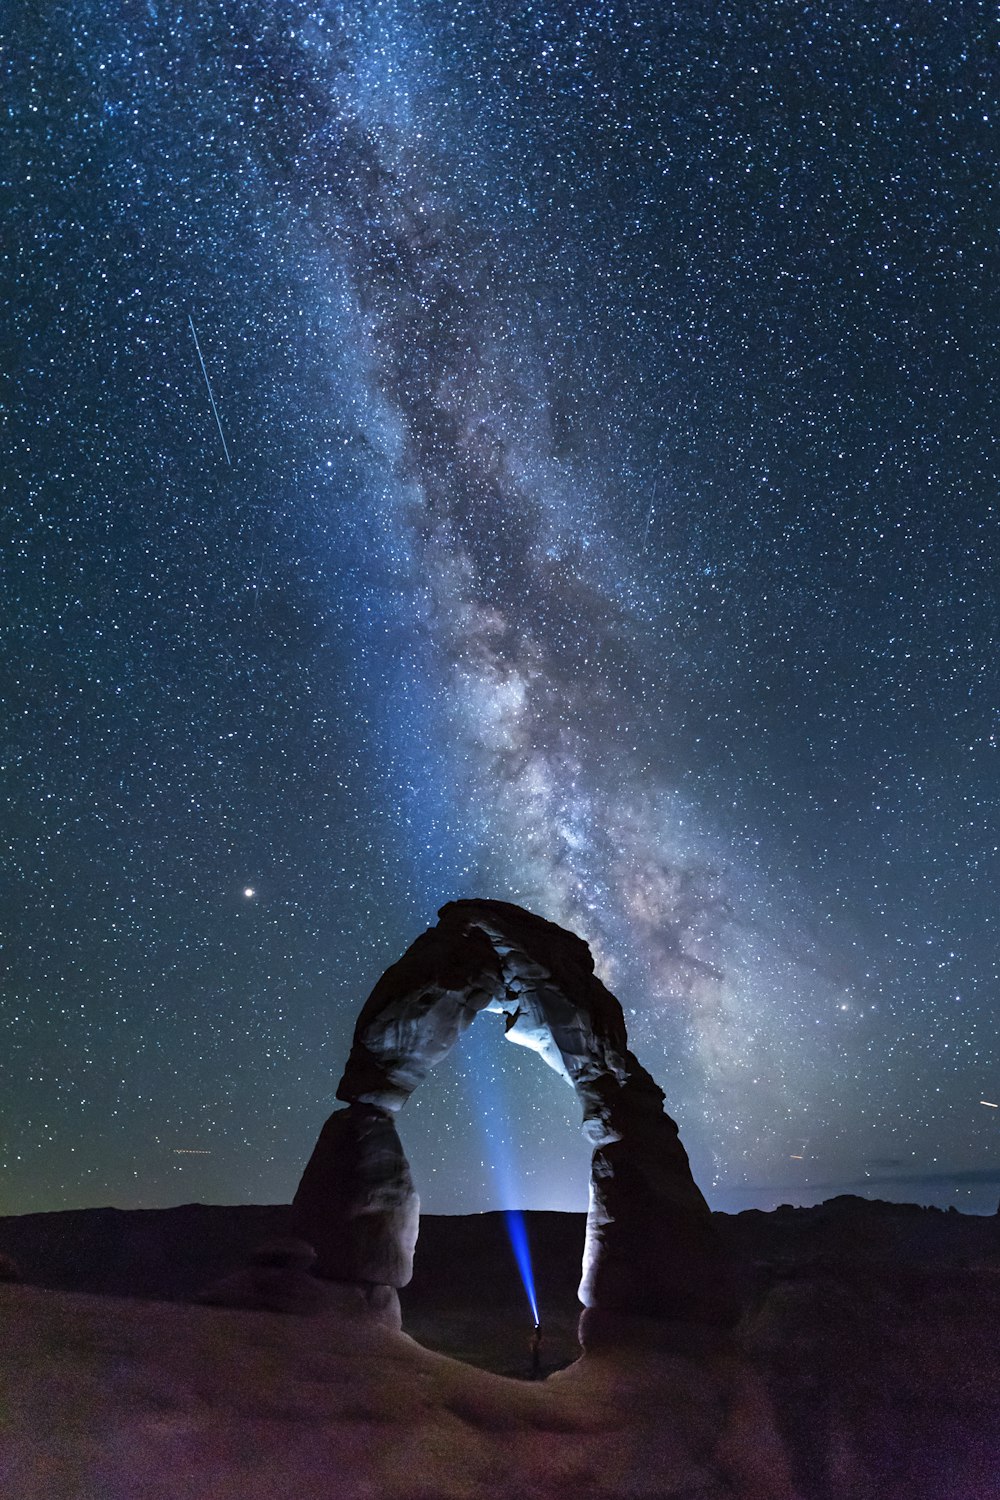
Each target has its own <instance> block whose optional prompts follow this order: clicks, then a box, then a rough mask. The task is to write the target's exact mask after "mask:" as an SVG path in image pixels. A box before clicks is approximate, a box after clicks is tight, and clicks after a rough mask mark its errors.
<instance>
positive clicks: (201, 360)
mask: <svg viewBox="0 0 1000 1500" xmlns="http://www.w3.org/2000/svg"><path fill="white" fill-rule="evenodd" d="M188 322H189V323H190V325H191V336H192V338H193V339H194V347H195V348H196V349H197V351H198V363H199V364H200V365H201V373H202V374H203V375H204V377H205V385H206V386H207V387H208V399H209V401H211V403H212V411H213V413H214V414H215V425H216V427H218V429H219V436H220V438H221V439H222V451H223V452H224V453H225V455H226V463H227V464H228V465H229V467H230V468H232V467H233V461H232V459H231V458H230V457H229V444H228V443H227V442H226V434H225V433H224V432H223V430H222V423H221V422H220V420H219V408H218V407H217V406H216V404H215V397H214V396H213V395H212V382H211V381H210V380H209V378H208V371H207V370H206V368H205V357H204V355H203V354H202V352H201V345H200V344H199V342H198V334H197V331H196V329H195V326H194V318H192V316H191V314H190V313H188Z"/></svg>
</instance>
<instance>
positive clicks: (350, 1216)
mask: <svg viewBox="0 0 1000 1500" xmlns="http://www.w3.org/2000/svg"><path fill="white" fill-rule="evenodd" d="M439 918H440V920H439V922H438V924H437V926H436V927H432V928H430V929H429V930H428V931H427V932H425V933H423V934H422V936H420V937H419V938H417V940H416V942H415V943H413V944H412V945H411V946H410V947H409V948H408V949H407V951H406V952H405V953H404V954H403V957H402V958H401V959H400V960H399V961H398V963H395V964H393V965H392V967H391V968H389V969H387V970H386V972H385V973H384V974H383V976H382V978H381V979H380V980H379V982H378V983H377V984H376V986H375V988H374V989H373V991H372V993H371V995H370V996H369V998H368V1000H367V1001H366V1003H365V1005H364V1007H363V1009H362V1011H361V1014H360V1016H359V1017H358V1022H357V1026H356V1028H355V1032H354V1041H353V1045H352V1048H351V1053H350V1056H349V1058H348V1061H347V1067H346V1069H345V1070H344V1076H343V1078H342V1079H341V1081H340V1084H339V1086H338V1088H337V1098H338V1099H342V1100H344V1101H345V1102H346V1104H347V1108H346V1109H343V1110H338V1111H337V1113H335V1114H333V1115H331V1117H330V1119H329V1120H328V1121H327V1122H326V1124H325V1125H324V1127H323V1130H322V1132H321V1134H320V1138H319V1141H318V1142H317V1145H316V1149H315V1151H314V1152H313V1154H312V1157H311V1158H310V1161H309V1163H308V1165H307V1167H306V1169H305V1172H304V1173H303V1175H302V1180H301V1182H300V1184H299V1188H298V1191H297V1193H296V1195H295V1200H294V1204H293V1224H294V1231H295V1233H296V1234H299V1235H301V1236H302V1237H303V1238H304V1239H306V1240H308V1241H310V1242H311V1243H312V1244H313V1245H314V1246H315V1247H316V1250H317V1254H318V1260H317V1266H316V1269H317V1272H318V1273H319V1274H320V1275H323V1276H327V1277H330V1278H332V1279H334V1280H337V1281H348V1282H358V1283H362V1284H365V1285H367V1286H368V1287H378V1286H387V1287H401V1286H405V1285H406V1284H407V1282H408V1281H409V1279H410V1276H411V1274H412V1269H413V1250H414V1246H415V1245H416V1240H417V1231H418V1227H419V1208H420V1205H419V1199H418V1197H417V1194H416V1191H415V1189H414V1186H413V1182H412V1179H411V1176H410V1169H409V1165H408V1163H407V1160H406V1157H405V1155H404V1153H403V1148H402V1145H401V1143H400V1140H399V1136H398V1134H397V1132H396V1127H395V1123H394V1116H395V1114H396V1112H397V1111H398V1110H399V1109H400V1108H401V1106H402V1105H403V1104H405V1103H406V1101H407V1099H408V1098H409V1097H410V1095H411V1094H412V1093H413V1091H414V1089H415V1088H417V1086H418V1085H419V1084H420V1083H421V1082H422V1081H423V1080H424V1078H426V1076H427V1074H428V1073H429V1072H430V1070H431V1068H433V1067H434V1066H435V1065H436V1064H437V1063H438V1062H440V1061H441V1059H442V1058H443V1057H445V1056H446V1055H447V1053H448V1052H449V1051H450V1050H451V1048H452V1047H453V1046H454V1044H455V1042H456V1041H457V1040H458V1038H459V1036H460V1035H461V1034H462V1032H463V1031H464V1030H465V1029H466V1028H467V1027H468V1026H469V1025H471V1023H472V1021H473V1020H474V1019H475V1017H476V1016H477V1015H478V1014H479V1012H480V1011H483V1010H490V1011H499V1012H501V1013H503V1014H504V1015H505V1017H506V1034H507V1037H508V1039H509V1040H510V1041H513V1042H519V1043H520V1044H522V1045H523V1046H527V1047H531V1048H533V1049H534V1050H535V1051H537V1052H538V1053H539V1054H540V1055H541V1057H542V1058H543V1059H544V1060H545V1062H547V1063H548V1065H549V1066H550V1067H551V1068H553V1069H554V1070H555V1071H556V1072H557V1073H559V1074H560V1075H561V1076H562V1077H563V1078H565V1079H566V1080H567V1081H568V1082H569V1083H570V1084H571V1085H572V1087H573V1088H574V1089H575V1090H576V1093H577V1096H578V1097H579V1099H580V1102H581V1105H582V1107H583V1129H584V1132H585V1134H586V1135H587V1137H588V1138H589V1139H590V1141H591V1142H592V1143H593V1146H594V1154H593V1159H592V1164H591V1179H590V1206H589V1210H588V1215H587V1236H586V1245H585V1250H584V1259H583V1271H582V1277H581V1282H580V1290H579V1296H580V1301H581V1302H582V1303H583V1305H584V1307H585V1308H588V1309H594V1310H602V1311H606V1312H609V1313H616V1314H639V1315H643V1316H647V1317H650V1316H651V1317H659V1318H671V1319H678V1320H683V1321H686V1322H697V1323H705V1322H709V1323H718V1322H726V1321H729V1318H730V1316H731V1297H730V1294H729V1290H728V1286H727V1278H726V1277H725V1276H723V1275H721V1274H720V1272H721V1263H720V1259H719V1255H718V1251H717V1247H716V1244H715V1237H714V1233H713V1227H712V1220H711V1214H710V1211H709V1208H708V1205H707V1204H706V1202H705V1199H704V1198H703V1197H702V1195H701V1193H700V1192H699V1190H698V1187H697V1185H696V1183H695V1181H694V1178H693V1177H692V1175H691V1168H690V1165H689V1162H688V1157H687V1152H686V1151H685V1150H684V1147H683V1146H682V1145H681V1142H680V1138H679V1135H678V1130H677V1126H676V1124H675V1123H674V1121H673V1120H672V1119H671V1118H670V1116H669V1115H667V1114H666V1113H665V1112H664V1110H663V1099H664V1096H663V1093H662V1091H661V1090H660V1089H659V1088H658V1087H657V1085H656V1084H655V1083H654V1081H653V1079H652V1078H651V1077H650V1075H649V1074H648V1073H647V1072H646V1070H645V1068H643V1067H642V1066H641V1064H640V1063H639V1062H638V1061H637V1060H636V1058H635V1057H634V1056H633V1054H632V1053H631V1052H630V1051H629V1049H628V1039H627V1036H626V1031H625V1018H624V1016H623V1014H622V1008H621V1006H620V1005H619V1004H618V1001H617V1000H616V999H615V997H614V996H613V995H612V994H611V993H610V991H609V990H607V989H606V988H605V986H604V985H603V984H602V983H601V981H600V979H598V977H597V975H596V974H595V973H594V961H593V958H592V957H591V953H590V949H589V948H588V946H587V944H586V943H585V942H583V941H582V939H581V938H578V937H577V936H576V935H575V934H574V933H572V932H568V931H566V930H565V929H564V928H562V927H557V926H556V925H555V924H554V923H552V922H547V921H545V920H544V919H543V918H541V917H538V916H535V915H533V914H532V913H531V912H528V911H525V910H523V909H522V908H521V907H519V906H513V905H511V904H510V903H508V902H504V901H486V900H482V901H475V900H473V901H452V902H449V903H448V905H447V906H444V907H442V909H441V911H440V913H439Z"/></svg>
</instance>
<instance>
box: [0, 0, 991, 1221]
mask: <svg viewBox="0 0 1000 1500" xmlns="http://www.w3.org/2000/svg"><path fill="white" fill-rule="evenodd" d="M12 35H13V36H14V38H15V45H14V47H13V48H12V51H11V53H10V56H9V59H8V63H7V67H8V77H7V89H6V96H7V98H8V101H9V114H8V134H7V142H6V145H7V149H6V151H5V152H4V153H3V156H2V160H0V171H2V173H3V177H4V186H5V190H6V193H7V195H8V202H9V204H11V205H12V206H13V213H12V214H9V215H8V223H9V224H13V225H14V227H15V229H16V232H15V233H14V234H11V235H10V236H9V237H8V254H7V259H6V261H5V270H6V274H5V277H4V300H5V304H6V311H7V316H6V317H5V319H4V329H5V332H4V334H3V337H4V340H5V345H6V347H5V350H4V365H5V367H6V368H7V370H8V371H10V372H12V373H13V376H14V379H13V381H12V382H11V386H10V389H11V391H12V394H13V401H12V403H11V405H10V407H9V412H8V424H7V433H8V441H7V442H6V443H5V445H4V446H5V452H6V459H5V464H4V500H3V509H2V516H0V526H2V530H3V545H2V554H3V565H4V582H3V625H4V644H3V650H2V653H0V680H2V685H3V687H2V698H3V703H4V715H3V728H2V736H0V750H2V764H3V789H4V790H3V796H4V816H3V820H2V827H3V839H4V851H5V858H4V869H5V879H4V898H3V899H4V914H3V918H4V919H3V927H4V983H3V994H2V998H0V1033H2V1043H0V1163H2V1170H0V1212H6V1213H15V1212H27V1211H32V1210H41V1209H59V1208H71V1207H81V1206H89V1205H98V1204H108V1203H110V1204H116V1205H118V1206H120V1207H137V1206H148V1207H152V1206H165V1205H168V1204H171V1203H178V1202H186V1201H191V1200H202V1201H208V1202H286V1201H288V1200H289V1199H290V1197H291V1195H292V1193H293V1192H294V1189H295V1186H296V1183H297V1180H298V1176H299V1173H300V1172H301V1169H302V1166H303V1165H304V1163H305V1161H306V1159H307V1157H308V1155H309V1152H310V1151H311V1149H312V1145H313V1143H314V1140H315V1137H316V1134H317V1132H318V1130H319V1127H320V1125H321V1124H322V1122H323V1120H324V1119H325V1117H326V1115H327V1114H328V1113H329V1111H330V1110H331V1109H332V1108H333V1107H334V1100H333V1091H334V1089H335V1087H336V1083H337V1080H338V1078H339V1075H340V1071H341V1069H342V1067H343V1063H344V1060H345V1058H346V1052H347V1048H348V1045H349V1039H350V1034H351V1031H352V1028H353V1024H354V1020H355V1017H356V1014H357V1011H358V1009H359V1007H360V1005H361V1003H362V1001H363V1000H364V998H365V996H366V995H367V993H368V991H369V989H370V988H371V986H372V984H373V983H374V981H375V980H376V979H377V977H378V975H379V974H380V973H381V971H382V970H383V969H384V968H385V967H386V966H387V965H388V964H389V963H391V962H393V961H394V960H395V959H396V958H397V957H398V956H399V955H400V954H401V953H402V951H403V950H404V948H405V947H406V946H407V944H408V943H409V942H410V941H412V939H413V938H414V937H415V936H416V935H417V934H418V933H419V932H420V931H421V930H422V929H423V928H424V927H426V926H427V925H429V924H430V923H431V922H433V920H434V918H435V912H436V909H437V907H438V906H439V905H441V904H442V903H443V902H444V901H446V900H448V899H451V898H453V897H456V896H463V895H486V896H496V897H500V898H503V899H507V900H513V901H517V902H519V903H521V904H523V905H526V906H528V907H530V908H532V909H533V910H535V911H538V912H540V913H542V914H543V915H545V916H547V917H549V918H551V919H553V920H555V921H557V922H561V923H563V924H564V925H567V926H570V927H572V928H574V929H575V930H576V931H578V932H579V933H580V934H581V935H582V936H584V937H585V938H586V939H587V940H588V941H589V942H590V943H591V945H592V947H593V949H594V953H595V956H596V959H597V963H598V968H599V971H600V973H601V974H602V976H603V977H604V978H605V980H606V982H607V983H608V984H609V985H610V987H611V988H612V989H613V990H614V991H615V993H616V994H617V995H618V996H619V998H620V1000H621V1002H622V1005H623V1007H624V1009H625V1014H626V1019H627V1022H628V1025H629V1030H630V1038H631V1042H632V1046H633V1048H634V1050H635V1051H636V1053H637V1054H638V1056H639V1057H640V1059H641V1061H642V1062H643V1063H644V1064H645V1065H646V1067H647V1068H648V1069H649V1070H650V1071H651V1072H652V1073H653V1075H654V1076H655V1077H656V1078H657V1080H658V1081H659V1082H660V1084H661V1085H662V1087H663V1088H664V1090H665V1092H666V1096H667V1107H668V1108H669V1110H670V1112H671V1113H672V1114H673V1115H674V1116H675V1118H677V1120H678V1121H679V1123H680V1126H681V1132H682V1138H683V1139H684V1141H685V1143H686V1145H687V1147H688V1150H689V1152H690V1155H691V1159H692V1165H693V1168H694V1171H695V1174H696V1177H697V1179H698V1181H699V1183H700V1184H701V1186H702V1187H703V1189H704V1191H705V1193H706V1195H707V1196H708V1198H709V1201H710V1202H711V1203H712V1205H713V1206H714V1207H717V1208H722V1209H726V1210H729V1211H734V1210H738V1209H741V1208H745V1207H765V1208H767V1207H771V1206H773V1205H775V1204H777V1203H779V1202H795V1203H811V1202H816V1201H819V1200H820V1199H822V1198H824V1197H828V1196H831V1195H832V1194H833V1193H835V1192H838V1191H853V1192H862V1193H867V1194H869V1195H871V1196H881V1197H887V1198H897V1199H902V1200H915V1201H919V1202H928V1203H930V1202H933V1203H938V1204H940V1205H942V1206H944V1205H949V1204H954V1205H957V1206H958V1207H960V1208H963V1209H966V1210H969V1211H973V1212H980V1213H986V1212H992V1211H993V1210H994V1208H995V1207H996V1203H997V1199H998V1197H1000V1109H995V1108H991V1107H990V1106H991V1104H997V1103H1000V1054H998V1019H997V1013H998V1001H1000V994H998V989H1000V941H998V910H997V891H998V887H1000V858H998V845H1000V833H998V801H1000V797H998V788H1000V776H998V771H1000V758H998V751H997V733H998V723H997V709H998V666H997V663H998V639H997V637H998V621H997V613H998V589H997V556H998V510H997V498H996V474H997V464H996V452H995V448H994V447H993V446H992V427H993V426H995V417H994V421H993V423H992V424H991V420H990V407H991V398H992V394H993V392H992V391H991V387H993V389H994V390H995V375H996V369H997V360H996V354H997V349H996V332H995V330H996V327H997V316H996V315H997V308H996V305H995V304H996V287H997V286H998V285H1000V278H998V276H997V268H996V263H995V259H992V251H993V229H992V227H991V226H992V223H993V221H992V220H991V214H990V209H989V197H988V184H989V180H990V150H991V129H992V125H991V120H990V113H991V108H993V107H994V96H993V89H992V87H991V85H990V76H991V75H990V68H991V64H992V62H993V58H992V56H991V53H990V51H989V46H990V43H989V38H988V33H987V8H986V7H985V6H984V5H980V4H977V3H975V0H973V3H959V0H937V3H934V4H929V3H917V0H906V3H904V0H888V3H886V4H882V5H871V4H869V3H861V0H856V3H850V0H844V3H834V0H817V3H809V4H805V3H799V0H787V3H786V0H764V3H761V4H759V5H745V4H735V3H730V0H678V3H676V4H664V3H660V0H655V3H654V0H589V3H578V4H573V3H570V0H560V3H554V0H532V3H527V0H518V3H511V4H508V3H506V0H503V3H501V0H467V3H462V0H455V3H444V0H357V3H355V4H345V3H335V0H329V3H326V4H316V3H314V0H277V3H271V0H269V3H267V4H265V3H263V0H211V3H210V0H183V3H181V0H145V3H139V0H101V3H100V4H98V3H96V0H73V3H72V4H69V3H60V0H54V3H52V4H49V5H46V6H29V5H26V4H22V6H21V7H20V12H19V15H17V16H15V18H14V25H13V26H12ZM982 1101H985V1102H982ZM578 1117H579V1114H578V1108H577V1105H576V1102H575V1099H574V1096H573V1094H572V1092H571V1091H570V1090H569V1089H567V1088H566V1087H565V1085H564V1084H563V1083H562V1082H561V1081H560V1080H559V1079H558V1078H557V1077H556V1076H555V1075H554V1074H552V1073H550V1072H548V1071H547V1070H546V1069H545V1068H544V1067H543V1066H542V1065H541V1064H540V1063H539V1061H538V1059H537V1058H535V1057H534V1056H533V1055H531V1054H529V1053H525V1052H523V1051H522V1050H521V1049H519V1048H513V1047H509V1046H506V1045H505V1044H504V1043H503V1040H502V1027H501V1026H500V1023H499V1022H496V1023H495V1022H494V1018H492V1017H489V1016H484V1017H482V1018H481V1019H480V1021H479V1022H478V1023H477V1025H476V1026H475V1027H473V1029H472V1031H471V1032H470V1033H469V1035H468V1037H467V1038H466V1039H465V1041H464V1042H463V1046H462V1048H461V1049H460V1051H458V1052H456V1053H454V1054H453V1055H452V1057H451V1058H449V1059H448V1060H447V1061H446V1063H445V1064H443V1065H442V1067H441V1068H440V1069H439V1071H438V1073H437V1074H436V1075H435V1076H434V1077H433V1078H432V1079H431V1080H429V1081H428V1083H427V1084H426V1085H425V1086H424V1087H423V1089H422V1090H421V1091H420V1092H419V1093H418V1094H417V1095H416V1096H415V1097H414V1099H413V1100H412V1101H411V1103H410V1104H409V1105H408V1106H407V1108H406V1110H405V1112H404V1114H403V1116H402V1117H401V1121H400V1126H401V1132H402V1136H403V1140H404V1144H405V1146H406V1148H407V1151H408V1153H409V1154H410V1157H411V1161H412V1164H413V1168H414V1173H415V1176H416V1179H417V1184H418V1187H419V1189H420V1191H421V1194H422V1197H423V1200H424V1206H425V1208H426V1209H427V1210H428V1211H431V1212H472V1211H475V1210H478V1209H482V1208H489V1207H498V1206H502V1205H504V1204H506V1203H508V1202H515V1201H516V1202H518V1203H520V1204H521V1205H522V1206H524V1207H529V1208H544V1207H553V1208H564V1209H576V1208H582V1207H584V1206H585V1203H586V1182H587V1148H586V1144H585V1143H584V1141H583V1139H582V1137H581V1136H580V1135H579V1131H578V1128H577V1125H578Z"/></svg>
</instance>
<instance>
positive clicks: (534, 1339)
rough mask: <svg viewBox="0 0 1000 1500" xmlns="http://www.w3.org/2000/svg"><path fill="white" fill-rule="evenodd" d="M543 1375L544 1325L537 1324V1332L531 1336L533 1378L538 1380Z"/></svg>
mask: <svg viewBox="0 0 1000 1500" xmlns="http://www.w3.org/2000/svg"><path fill="white" fill-rule="evenodd" d="M541 1373H542V1325H541V1323H536V1324H535V1331H534V1333H533V1334H532V1335H531V1376H530V1378H531V1379H532V1380H537V1379H538V1377H539V1375H540V1374H541Z"/></svg>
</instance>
